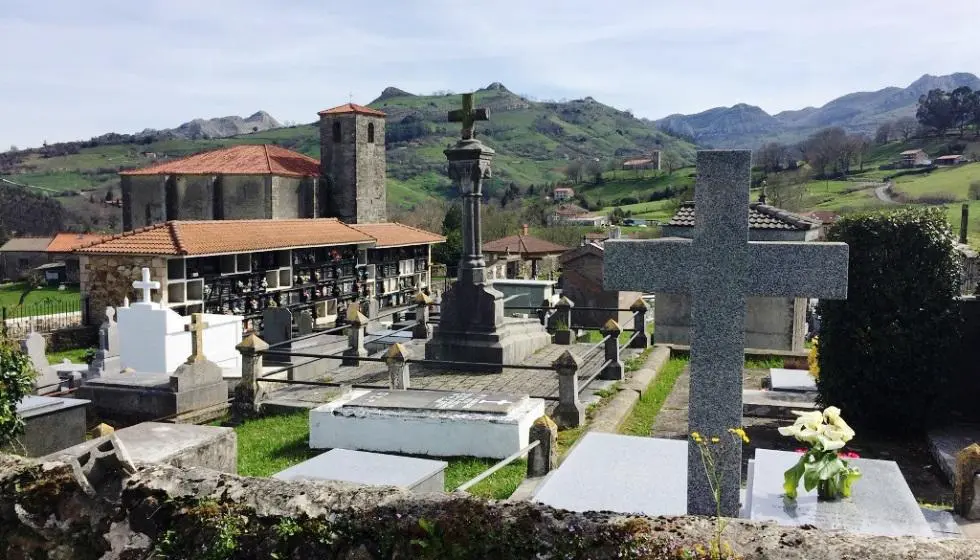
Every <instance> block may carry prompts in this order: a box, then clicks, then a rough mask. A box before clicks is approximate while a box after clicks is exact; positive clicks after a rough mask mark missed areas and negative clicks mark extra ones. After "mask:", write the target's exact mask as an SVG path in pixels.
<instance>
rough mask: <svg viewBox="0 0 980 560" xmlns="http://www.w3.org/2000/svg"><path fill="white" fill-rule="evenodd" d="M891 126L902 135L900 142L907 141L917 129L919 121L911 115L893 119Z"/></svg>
mask: <svg viewBox="0 0 980 560" xmlns="http://www.w3.org/2000/svg"><path fill="white" fill-rule="evenodd" d="M893 127H894V129H895V132H896V133H897V134H900V135H901V136H902V142H908V141H909V138H911V137H912V135H913V134H915V131H916V130H918V128H919V121H917V120H915V119H914V118H912V117H902V118H900V119H898V120H896V121H895V124H894V125H893Z"/></svg>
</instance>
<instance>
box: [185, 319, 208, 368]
mask: <svg viewBox="0 0 980 560" xmlns="http://www.w3.org/2000/svg"><path fill="white" fill-rule="evenodd" d="M209 326H210V325H208V324H207V323H205V322H204V317H203V314H201V313H192V314H191V324H189V325H184V330H185V331H187V332H189V333H191V355H190V356H188V357H187V363H188V364H194V363H197V362H205V361H207V358H206V357H204V329H206V328H208V327H209Z"/></svg>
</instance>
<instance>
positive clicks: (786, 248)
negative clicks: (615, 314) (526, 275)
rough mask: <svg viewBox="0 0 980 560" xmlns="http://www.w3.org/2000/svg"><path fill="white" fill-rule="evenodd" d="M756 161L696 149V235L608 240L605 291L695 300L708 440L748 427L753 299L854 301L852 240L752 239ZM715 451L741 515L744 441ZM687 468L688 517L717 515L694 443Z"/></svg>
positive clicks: (694, 394) (696, 372)
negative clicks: (748, 327)
mask: <svg viewBox="0 0 980 560" xmlns="http://www.w3.org/2000/svg"><path fill="white" fill-rule="evenodd" d="M751 160H752V153H751V152H750V151H748V150H732V151H723V150H718V151H715V150H708V151H699V152H698V155H697V185H696V187H695V190H694V198H695V203H694V204H695V206H694V207H695V214H694V220H695V224H694V237H693V239H680V238H663V239H651V240H620V239H609V240H607V241H606V242H605V246H604V247H605V260H604V264H603V267H604V270H603V281H604V287H605V288H606V289H607V290H631V291H642V292H653V293H657V292H661V293H682V294H690V295H691V366H690V367H691V377H690V394H691V400H690V409H689V413H688V425H689V427H690V430H691V431H697V432H700V433H702V434H704V435H706V436H722V435H725V432H726V430H727V429H729V428H732V427H737V426H741V425H742V366H743V364H744V351H745V332H744V325H745V314H746V311H745V309H746V298H747V297H748V296H762V297H820V298H827V299H843V298H846V297H847V259H848V249H847V245H846V244H844V243H786V242H749V240H748V234H749V224H748V212H749V187H750V183H751ZM650 271H656V274H651V272H650ZM717 452H718V456H719V460H718V470H719V472H720V474H721V511H722V514H723V515H727V516H734V515H737V513H738V509H739V480H740V471H741V467H740V465H741V442H737V441H732V439H731V438H727V437H723V438H722V443H721V444H719V445H718V446H717ZM687 466H688V477H687V484H688V511H687V513H689V514H692V515H714V514H715V511H716V504H715V498H714V495H713V492H712V490H711V485H710V483H709V481H708V478H707V476H706V475H705V473H704V471H703V469H702V468H701V465H700V451H699V449H698V446H697V445H696V444H695V443H694V442H689V443H688V465H687Z"/></svg>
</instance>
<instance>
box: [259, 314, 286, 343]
mask: <svg viewBox="0 0 980 560" xmlns="http://www.w3.org/2000/svg"><path fill="white" fill-rule="evenodd" d="M291 338H293V314H292V313H291V312H290V311H289V310H288V309H286V308H285V307H270V308H268V309H265V310H264V311H262V340H264V341H266V343H268V344H269V346H273V345H275V344H280V343H282V342H286V341H287V340H290V339H291Z"/></svg>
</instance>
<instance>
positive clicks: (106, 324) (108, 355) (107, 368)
mask: <svg viewBox="0 0 980 560" xmlns="http://www.w3.org/2000/svg"><path fill="white" fill-rule="evenodd" d="M105 316H106V320H105V321H103V323H102V325H101V326H100V327H99V350H98V351H97V352H96V353H95V359H93V360H92V363H91V364H89V371H88V376H89V377H94V376H99V375H114V374H117V373H119V371H120V369H121V366H120V365H119V364H120V360H119V325H118V323H116V310H115V309H114V308H112V307H106V308H105Z"/></svg>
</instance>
